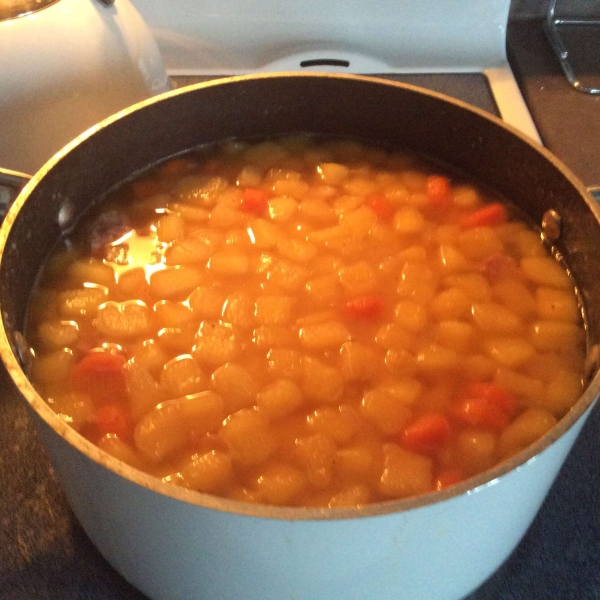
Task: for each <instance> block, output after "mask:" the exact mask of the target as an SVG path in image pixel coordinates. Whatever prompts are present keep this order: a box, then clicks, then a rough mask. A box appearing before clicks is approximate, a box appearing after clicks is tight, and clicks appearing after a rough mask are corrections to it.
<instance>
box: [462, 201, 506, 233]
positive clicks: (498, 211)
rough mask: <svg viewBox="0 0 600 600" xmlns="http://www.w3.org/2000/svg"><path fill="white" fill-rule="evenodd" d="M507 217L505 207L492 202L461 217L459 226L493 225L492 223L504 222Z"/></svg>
mask: <svg viewBox="0 0 600 600" xmlns="http://www.w3.org/2000/svg"><path fill="white" fill-rule="evenodd" d="M507 218H508V215H507V213H506V208H504V206H503V205H502V204H500V203H499V202H494V203H492V204H488V205H487V206H484V207H483V208H480V209H479V210H476V211H475V212H473V213H471V214H470V215H467V216H466V217H463V218H462V219H461V222H460V226H461V227H462V228H463V229H472V228H473V227H493V226H494V225H499V224H500V223H504V221H506V220H507Z"/></svg>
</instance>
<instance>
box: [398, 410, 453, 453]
mask: <svg viewBox="0 0 600 600" xmlns="http://www.w3.org/2000/svg"><path fill="white" fill-rule="evenodd" d="M450 431H451V428H450V423H449V421H448V419H447V418H446V417H445V416H444V415H442V414H439V413H430V414H426V415H422V416H421V417H419V418H418V419H417V420H416V421H414V422H413V423H411V424H410V425H408V426H407V427H406V429H404V431H403V432H402V434H401V442H402V444H403V445H404V446H405V447H406V448H408V449H410V450H413V451H415V452H421V453H424V454H427V453H430V452H435V451H436V450H439V449H440V448H441V447H442V446H443V445H444V444H446V443H447V442H448V440H449V439H450Z"/></svg>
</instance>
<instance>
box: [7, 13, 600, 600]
mask: <svg viewBox="0 0 600 600" xmlns="http://www.w3.org/2000/svg"><path fill="white" fill-rule="evenodd" d="M511 44H512V46H511ZM509 50H510V58H511V61H512V64H513V67H514V69H515V73H516V75H517V79H518V81H519V83H520V85H521V89H522V91H523V93H524V96H525V99H526V101H527V103H528V106H529V108H530V110H531V112H532V114H533V117H534V120H535V123H536V126H538V129H539V131H540V134H541V137H542V140H543V141H544V143H545V144H546V145H547V146H548V147H549V148H550V150H552V151H554V152H555V153H556V154H557V155H558V156H559V158H562V159H563V160H564V161H565V162H566V163H567V164H568V165H569V166H570V167H571V168H572V169H573V170H574V171H575V172H576V174H578V175H579V176H580V177H581V178H582V180H583V181H584V183H586V184H588V185H589V184H592V183H600V161H598V160H595V159H594V157H593V150H594V144H593V143H594V142H595V141H596V140H597V139H598V135H596V134H600V105H598V100H600V99H589V98H585V97H583V96H582V95H580V94H579V93H578V92H575V91H572V90H571V89H570V88H569V87H568V85H567V84H566V82H565V81H564V80H563V78H562V75H561V73H560V69H559V67H558V65H557V64H556V62H555V61H554V59H553V57H552V55H551V53H550V51H549V49H548V46H547V44H546V42H545V40H544V39H543V36H542V35H541V31H540V28H539V23H524V24H520V25H519V26H515V27H513V30H512V33H511V31H510V30H509ZM393 79H397V80H401V81H405V82H408V83H412V84H416V85H420V86H423V87H426V88H429V89H433V90H435V91H439V92H442V93H446V94H449V95H452V96H454V97H456V98H459V99H461V100H464V101H466V102H468V103H470V104H473V105H475V106H478V107H480V108H483V109H484V110H487V111H489V112H490V113H492V114H498V108H497V106H496V103H495V101H494V99H493V97H492V95H491V93H490V90H489V86H488V81H487V78H486V77H485V76H483V75H481V74H461V75H458V74H453V75H447V74H439V75H438V74H436V75H394V76H393ZM197 80H198V79H197V78H196V79H189V78H183V77H177V78H176V83H177V84H179V85H185V84H187V83H192V82H194V81H197ZM579 96H581V97H579ZM0 389H1V390H2V392H3V393H2V395H1V397H0V599H2V600H55V599H58V598H60V599H61V600H75V599H77V600H143V599H144V596H143V595H142V594H141V593H139V592H137V591H136V590H135V589H134V588H132V587H131V586H130V585H129V584H128V583H127V582H126V581H125V580H124V579H123V578H122V577H121V576H120V575H118V574H117V573H116V572H115V571H114V570H113V569H112V568H111V567H110V566H109V565H108V563H107V562H106V561H105V560H104V559H103V558H102V556H101V555H100V554H99V553H98V551H97V550H96V549H95V548H94V546H93V545H92V544H91V542H90V541H89V539H88V538H87V536H86V535H85V533H84V532H83V530H82V528H81V527H80V525H79V524H78V523H77V521H76V520H75V519H74V517H73V515H72V513H71V511H70V509H69V507H68V505H67V503H66V501H65V498H64V496H63V493H62V491H61V488H60V486H59V484H58V482H57V480H56V478H55V476H54V474H53V472H52V469H51V467H50V466H49V463H48V461H47V459H46V456H45V454H44V451H43V449H42V447H41V445H40V443H39V442H38V440H37V437H36V435H35V433H34V431H33V428H32V425H31V423H30V421H29V418H28V415H27V413H26V409H25V407H24V403H23V402H22V401H20V399H19V398H18V397H17V395H16V394H15V393H14V391H13V389H12V384H11V383H10V381H9V380H8V378H7V376H6V374H5V373H4V372H3V371H0ZM599 431H600V410H598V409H596V410H594V411H593V412H592V414H591V416H590V418H589V420H588V422H587V424H586V426H585V427H584V429H583V432H582V434H581V435H580V437H579V439H578V441H577V443H576V445H575V447H574V449H573V450H572V452H571V454H570V456H569V458H568V460H567V462H566V464H565V466H564V467H563V469H562V471H561V472H560V474H559V477H558V479H557V481H556V482H555V485H554V486H553V488H552V490H551V491H550V494H549V496H548V498H547V500H546V502H545V503H544V505H543V506H542V509H541V510H540V513H539V514H538V517H537V518H536V520H535V521H534V523H533V524H532V526H531V528H530V529H529V531H528V533H527V534H526V535H525V537H524V538H523V540H522V542H521V544H520V545H519V546H518V548H517V549H516V550H515V552H514V553H513V555H512V556H511V557H510V558H509V559H508V561H507V562H506V563H505V564H504V566H502V567H501V568H500V570H499V571H498V572H497V573H496V574H495V575H493V576H492V577H491V578H490V579H489V580H488V582H486V583H485V584H484V585H483V586H482V587H481V588H480V589H479V590H477V591H476V592H475V593H474V594H472V595H471V596H469V599H468V600H513V599H514V600H523V599H527V600H542V599H544V600H545V599H552V600H555V599H558V600H562V599H565V600H566V599H577V600H597V599H600V569H598V565H599V564H600V503H599V502H598V498H600V469H598V468H597V465H598V464H599V463H598V461H599V459H600V441H599V440H600V438H599V436H598V433H599ZM210 600H218V599H210ZM432 600H434V599H432Z"/></svg>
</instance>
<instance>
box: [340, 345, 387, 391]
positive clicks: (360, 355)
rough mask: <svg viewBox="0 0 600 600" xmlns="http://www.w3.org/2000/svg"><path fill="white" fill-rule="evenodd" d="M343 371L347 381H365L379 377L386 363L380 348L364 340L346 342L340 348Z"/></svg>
mask: <svg viewBox="0 0 600 600" xmlns="http://www.w3.org/2000/svg"><path fill="white" fill-rule="evenodd" d="M340 355H341V363H342V373H343V375H344V379H346V381H356V380H358V381H365V380H369V379H373V378H374V377H377V376H378V374H379V373H380V372H381V369H382V367H383V365H384V357H383V354H382V353H381V351H380V350H379V349H377V348H376V347H374V346H371V345H368V344H364V343H362V342H346V343H344V344H343V345H342V348H341V350H340Z"/></svg>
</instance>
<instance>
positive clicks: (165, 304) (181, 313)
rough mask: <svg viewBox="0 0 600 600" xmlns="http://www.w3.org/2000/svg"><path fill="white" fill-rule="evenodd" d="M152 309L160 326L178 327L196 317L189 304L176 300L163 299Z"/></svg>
mask: <svg viewBox="0 0 600 600" xmlns="http://www.w3.org/2000/svg"><path fill="white" fill-rule="evenodd" d="M152 310H153V312H154V317H155V322H156V323H158V326H159V327H178V326H180V325H185V324H186V323H189V322H190V321H191V320H192V319H193V318H194V314H193V313H192V311H191V310H190V308H189V307H188V306H186V305H185V304H184V303H183V302H175V301H174V300H161V301H160V302H157V303H156V304H155V305H154V306H153V307H152Z"/></svg>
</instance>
